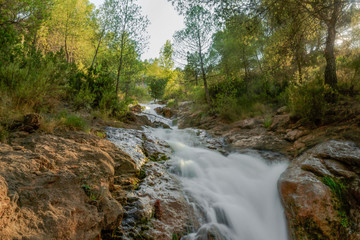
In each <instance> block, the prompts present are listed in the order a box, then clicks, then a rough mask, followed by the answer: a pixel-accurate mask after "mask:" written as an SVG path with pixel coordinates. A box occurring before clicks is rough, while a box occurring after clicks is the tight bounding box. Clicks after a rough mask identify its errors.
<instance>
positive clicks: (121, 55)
mask: <svg viewBox="0 0 360 240" xmlns="http://www.w3.org/2000/svg"><path fill="white" fill-rule="evenodd" d="M124 48H125V32H124V31H123V32H122V34H121V45H120V51H121V53H120V61H119V68H118V72H117V78H116V91H115V92H116V97H118V94H119V82H120V73H121V69H122V64H123V55H124Z"/></svg>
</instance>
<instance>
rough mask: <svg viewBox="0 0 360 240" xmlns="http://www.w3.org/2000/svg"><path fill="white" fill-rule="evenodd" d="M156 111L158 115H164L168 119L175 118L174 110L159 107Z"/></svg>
mask: <svg viewBox="0 0 360 240" xmlns="http://www.w3.org/2000/svg"><path fill="white" fill-rule="evenodd" d="M155 111H156V112H157V114H159V115H162V116H164V117H166V118H172V117H173V116H175V113H174V112H173V110H172V109H170V108H167V107H158V108H155Z"/></svg>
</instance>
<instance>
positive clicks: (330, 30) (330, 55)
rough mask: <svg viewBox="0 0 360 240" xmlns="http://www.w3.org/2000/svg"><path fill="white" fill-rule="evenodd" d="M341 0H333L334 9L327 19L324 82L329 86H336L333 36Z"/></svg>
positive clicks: (334, 87)
mask: <svg viewBox="0 0 360 240" xmlns="http://www.w3.org/2000/svg"><path fill="white" fill-rule="evenodd" d="M342 5H343V2H342V0H334V6H333V7H334V9H333V12H332V14H331V18H330V19H329V21H327V23H326V25H327V34H328V35H327V38H326V46H325V59H326V68H325V83H326V84H329V85H330V87H331V88H333V89H336V88H337V76H336V59H335V53H334V48H335V38H336V23H337V22H338V18H339V16H340V14H341V10H342V7H343V6H342Z"/></svg>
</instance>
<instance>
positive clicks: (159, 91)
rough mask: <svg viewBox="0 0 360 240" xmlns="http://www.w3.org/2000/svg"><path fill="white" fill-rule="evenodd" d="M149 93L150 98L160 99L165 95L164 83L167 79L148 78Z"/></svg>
mask: <svg viewBox="0 0 360 240" xmlns="http://www.w3.org/2000/svg"><path fill="white" fill-rule="evenodd" d="M147 81H148V84H149V92H150V95H151V97H152V98H154V99H161V98H162V97H163V95H164V93H165V88H166V83H167V82H168V79H166V78H148V79H147Z"/></svg>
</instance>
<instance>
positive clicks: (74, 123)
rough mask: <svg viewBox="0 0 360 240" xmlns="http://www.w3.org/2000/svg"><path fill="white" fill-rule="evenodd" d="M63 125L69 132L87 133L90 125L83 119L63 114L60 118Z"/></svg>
mask: <svg viewBox="0 0 360 240" xmlns="http://www.w3.org/2000/svg"><path fill="white" fill-rule="evenodd" d="M59 119H60V122H61V124H62V125H63V126H64V127H65V128H66V129H69V130H73V131H77V130H78V131H87V130H88V124H87V122H86V121H85V119H83V118H82V117H80V116H78V115H75V114H73V113H67V112H61V113H60V116H59Z"/></svg>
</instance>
